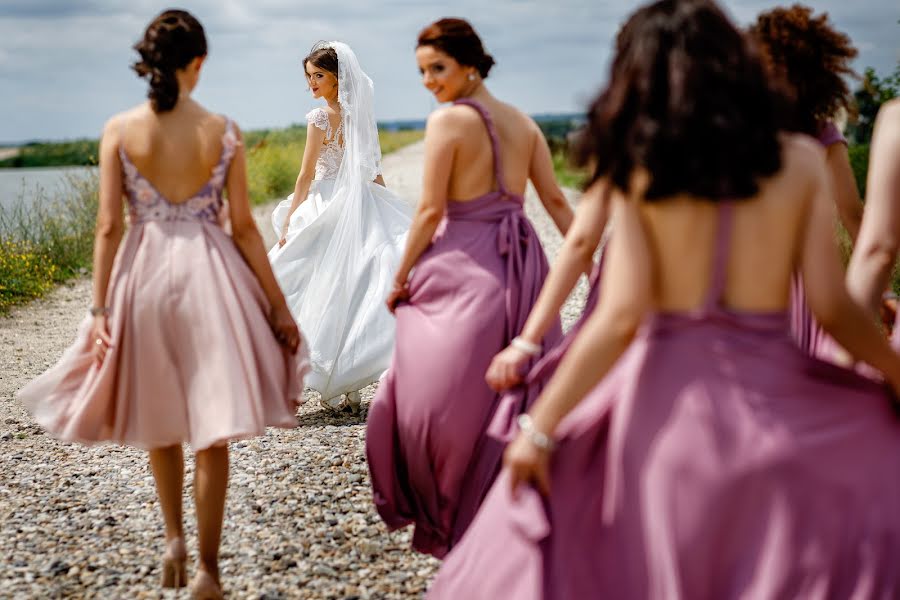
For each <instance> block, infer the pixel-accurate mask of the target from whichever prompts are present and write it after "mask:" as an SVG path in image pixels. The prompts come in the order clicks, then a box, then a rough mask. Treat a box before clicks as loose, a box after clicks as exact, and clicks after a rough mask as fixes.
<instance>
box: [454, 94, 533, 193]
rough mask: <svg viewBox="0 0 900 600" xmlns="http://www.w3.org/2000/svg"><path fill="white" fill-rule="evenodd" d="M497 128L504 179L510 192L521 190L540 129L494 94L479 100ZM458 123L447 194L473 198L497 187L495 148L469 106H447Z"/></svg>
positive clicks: (475, 113) (484, 127)
mask: <svg viewBox="0 0 900 600" xmlns="http://www.w3.org/2000/svg"><path fill="white" fill-rule="evenodd" d="M482 104H483V106H484V108H485V109H486V110H487V112H488V113H489V114H490V117H491V120H492V121H493V123H494V129H495V131H496V132H497V142H498V147H499V152H500V164H501V168H502V176H503V182H504V183H505V184H506V188H507V189H508V190H509V192H510V193H512V194H519V195H521V194H524V193H525V187H526V185H527V183H528V178H529V172H530V169H531V162H532V157H533V155H534V151H535V145H536V143H537V142H538V136H540V135H542V134H541V130H540V129H539V128H538V126H537V125H536V124H535V123H534V121H532V120H531V119H530V118H529V117H527V116H526V115H524V114H522V112H521V111H519V110H518V109H516V108H514V107H512V106H510V105H509V104H506V103H503V102H500V101H498V100H495V99H493V98H490V99H486V100H484V101H483V102H482ZM444 110H446V111H448V113H450V114H448V115H447V116H449V117H451V118H452V119H453V121H454V124H455V125H456V126H457V127H458V132H459V133H458V137H459V139H458V143H457V152H456V155H455V156H454V160H453V167H452V170H451V172H450V182H449V186H448V197H449V198H451V199H453V200H456V201H465V200H474V199H476V198H479V197H481V196H483V195H484V194H487V193H488V192H491V191H495V190H496V189H497V183H496V181H495V178H494V152H493V149H492V147H491V138H490V135H489V134H488V131H487V127H486V126H485V122H484V120H483V119H482V117H481V115H479V114H478V111H477V110H475V109H473V108H472V107H470V106H464V105H456V106H451V107H448V108H446V109H444Z"/></svg>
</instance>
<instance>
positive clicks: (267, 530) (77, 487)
mask: <svg viewBox="0 0 900 600" xmlns="http://www.w3.org/2000/svg"><path fill="white" fill-rule="evenodd" d="M421 159H422V145H421V143H419V144H415V145H413V146H410V147H407V148H404V149H402V150H399V151H397V152H395V153H393V154H391V155H389V156H387V157H385V159H384V171H385V178H386V180H387V182H388V184H389V185H390V186H391V187H392V188H394V189H396V190H397V191H398V192H399V193H400V194H401V195H402V196H404V197H406V198H409V199H411V200H415V199H417V197H418V186H419V185H420V183H419V182H420V181H421V164H422V160H421ZM271 208H272V205H269V206H266V207H261V208H260V209H259V210H258V211H257V218H258V221H259V222H260V228H261V230H262V231H263V233H264V234H265V235H266V237H267V243H272V242H273V241H274V240H273V238H274V233H273V232H272V231H271V226H270V225H269V220H268V219H269V211H271ZM527 209H528V213H529V215H530V217H531V218H532V221H533V222H534V224H535V227H536V228H537V229H538V232H539V234H540V235H541V238H542V240H543V242H544V244H545V247H546V248H547V251H548V254H549V255H550V256H554V255H555V254H556V251H557V250H558V248H559V244H560V241H561V240H560V236H559V234H558V233H557V232H556V231H555V230H554V229H553V226H552V223H550V221H549V218H548V217H547V215H546V213H544V212H543V210H542V209H541V208H540V206H539V205H538V203H537V202H536V200H535V198H534V194H533V193H530V194H529V197H528V205H527ZM585 294H586V285H585V282H584V278H582V282H581V283H580V285H579V287H578V289H577V290H576V292H575V293H573V296H572V298H570V299H569V302H568V304H567V306H566V308H565V310H564V320H565V322H566V324H567V325H570V324H571V322H572V321H573V320H574V319H575V318H576V317H577V315H578V314H579V311H580V307H581V306H582V305H583V301H584V297H585ZM90 302H91V299H90V281H89V280H87V279H82V280H77V281H75V282H73V283H71V284H69V285H66V286H63V287H61V288H59V289H57V290H56V291H54V292H53V293H51V294H50V295H48V296H47V297H45V298H43V299H41V300H38V301H35V302H33V303H31V304H29V305H27V306H24V307H21V308H19V309H17V310H14V311H13V312H12V314H11V315H10V316H9V317H8V318H5V319H4V318H0V349H2V350H0V412H2V417H0V419H2V422H0V548H2V558H0V597H2V598H63V597H64V598H159V597H166V598H175V597H186V596H187V594H186V592H182V594H181V595H180V596H179V595H176V594H175V593H174V592H171V591H169V592H166V593H163V592H162V591H161V590H160V588H159V587H158V585H157V583H158V578H159V574H160V573H159V557H160V555H161V552H162V550H163V535H162V517H161V515H160V513H159V508H158V505H157V503H156V499H155V493H154V488H153V480H152V477H151V475H150V470H149V467H148V465H147V459H146V455H145V453H144V452H142V451H139V450H135V449H132V448H124V447H118V446H109V445H105V446H94V447H83V446H79V445H75V444H68V443H62V442H59V441H56V440H54V439H52V438H50V437H49V436H47V435H46V434H44V433H43V432H42V431H41V429H40V428H39V427H37V426H36V425H34V423H33V421H32V420H31V418H30V417H29V415H28V414H27V413H26V412H25V411H24V409H22V407H21V406H20V405H19V404H18V402H17V401H16V400H15V397H14V396H15V392H16V390H18V389H19V388H21V387H22V386H23V385H24V384H25V383H27V382H28V381H29V380H30V379H32V378H33V377H35V376H36V375H38V374H39V373H41V372H42V371H44V370H45V369H46V368H47V367H49V366H50V365H51V364H53V363H54V362H55V361H56V360H57V359H58V357H59V356H60V354H61V353H62V351H63V350H64V349H65V348H66V346H67V345H68V344H69V343H71V341H72V338H73V336H74V334H75V330H76V328H77V325H78V322H79V321H80V320H81V318H82V316H83V315H84V313H85V310H86V308H87V307H88V306H90ZM374 389H375V386H374V385H373V386H370V387H368V388H366V389H365V390H364V391H363V399H364V410H363V414H362V415H361V416H358V417H350V416H347V417H335V416H331V415H330V414H328V413H326V412H324V411H323V410H322V409H321V408H320V407H319V406H318V404H317V403H316V402H307V403H306V404H304V405H303V406H302V407H301V409H300V411H299V413H298V424H299V426H298V427H297V428H296V429H293V430H287V431H286V430H276V429H273V430H270V431H269V432H268V434H267V435H266V436H264V437H261V438H257V439H253V440H249V441H242V442H236V443H233V444H232V445H231V450H232V454H231V456H232V467H231V484H230V488H229V498H228V506H227V511H226V523H225V529H224V536H223V541H222V556H221V569H222V578H223V584H224V587H225V591H226V594H227V595H228V597H230V598H258V599H264V598H265V599H272V600H274V599H277V598H323V599H324V598H417V597H420V596H421V595H422V592H423V591H424V590H425V588H426V586H427V584H428V581H429V580H430V579H431V577H432V576H433V574H434V572H435V568H436V566H437V565H438V562H437V561H436V560H434V559H431V558H429V557H424V556H421V555H418V554H416V553H414V552H412V551H410V550H409V532H408V531H400V532H396V533H393V534H389V533H387V531H386V530H385V528H384V526H383V525H382V524H381V522H380V521H379V519H378V517H377V515H376V513H375V511H374V509H373V508H372V505H371V500H370V492H369V486H368V477H367V471H366V463H365V456H364V436H365V407H366V406H367V405H368V401H370V400H371V398H372V395H373V392H374ZM311 396H312V395H311V394H308V397H311ZM188 462H189V464H188V468H187V474H186V490H185V524H186V528H187V530H186V534H187V536H188V537H187V541H188V552H189V554H190V555H191V556H192V557H196V545H195V539H196V535H195V534H196V531H195V528H194V513H193V505H192V504H193V503H192V501H191V499H190V498H191V494H192V488H191V483H190V482H191V478H192V476H193V461H192V460H190V459H189V461H188Z"/></svg>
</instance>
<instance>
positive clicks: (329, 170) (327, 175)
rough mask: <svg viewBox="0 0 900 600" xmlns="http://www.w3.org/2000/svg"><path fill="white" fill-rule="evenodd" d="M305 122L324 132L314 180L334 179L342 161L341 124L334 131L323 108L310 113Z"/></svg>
mask: <svg viewBox="0 0 900 600" xmlns="http://www.w3.org/2000/svg"><path fill="white" fill-rule="evenodd" d="M306 122H307V123H308V124H309V125H312V126H315V127H318V128H319V129H321V130H322V131H324V132H325V144H324V145H323V146H322V151H321V152H319V160H317V161H316V179H336V178H337V172H338V169H339V168H340V167H341V161H342V160H343V159H344V148H343V146H341V144H340V141H341V134H342V133H343V124H340V125H338V126H337V129H334V128H333V127H332V126H331V123H330V122H329V121H328V113H327V112H325V109H324V108H315V109H313V110H312V111H310V112H309V114H307V115H306Z"/></svg>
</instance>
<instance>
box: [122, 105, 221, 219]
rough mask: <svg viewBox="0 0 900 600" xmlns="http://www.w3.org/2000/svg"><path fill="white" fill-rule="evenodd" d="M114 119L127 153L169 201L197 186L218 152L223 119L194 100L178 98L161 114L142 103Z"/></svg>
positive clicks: (196, 189)
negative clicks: (116, 120)
mask: <svg viewBox="0 0 900 600" xmlns="http://www.w3.org/2000/svg"><path fill="white" fill-rule="evenodd" d="M118 119H119V132H120V136H121V141H120V143H121V145H122V148H123V149H124V150H125V153H126V154H127V155H128V158H129V159H130V160H131V162H132V163H134V165H135V166H136V167H137V169H138V171H140V173H141V175H143V176H144V178H146V179H147V180H149V181H150V183H151V184H152V185H153V187H154V188H156V190H157V191H158V192H159V193H160V194H162V195H163V197H164V198H166V199H167V200H168V201H169V202H172V203H174V204H178V203H180V202H184V201H186V200H189V199H190V198H191V197H192V196H194V195H195V194H196V193H197V192H199V191H200V190H201V189H202V188H203V186H204V185H206V183H207V182H208V181H209V179H210V177H211V176H212V170H213V168H214V167H215V166H216V165H217V164H218V162H219V159H220V158H221V154H222V136H223V135H224V134H225V127H226V120H225V118H224V117H222V116H221V115H216V114H213V113H210V112H208V111H207V110H206V109H204V108H203V107H201V106H200V105H199V104H197V103H196V102H193V101H187V102H183V103H180V104H179V105H178V106H177V107H176V108H175V109H174V110H172V111H170V112H166V113H162V114H156V113H154V112H153V111H152V110H151V109H150V107H149V105H142V106H138V107H137V108H134V109H132V110H130V111H128V112H125V113H123V114H121V115H119V117H118Z"/></svg>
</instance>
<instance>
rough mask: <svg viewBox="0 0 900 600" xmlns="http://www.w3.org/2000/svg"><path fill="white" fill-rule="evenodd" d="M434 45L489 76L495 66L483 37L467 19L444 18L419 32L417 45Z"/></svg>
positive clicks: (483, 75)
mask: <svg viewBox="0 0 900 600" xmlns="http://www.w3.org/2000/svg"><path fill="white" fill-rule="evenodd" d="M420 46H432V47H433V48H436V49H437V50H440V51H441V52H443V53H444V54H447V55H448V56H452V57H453V59H454V60H455V61H456V62H458V63H459V64H461V65H464V66H467V67H475V68H476V69H478V72H479V73H480V74H481V76H482V77H487V76H488V73H490V72H491V67H493V66H494V57H493V56H491V55H490V54H488V53H487V52H485V51H484V44H482V43H481V38H480V37H478V34H477V33H475V29H474V28H473V27H472V25H470V24H469V22H468V21H466V20H465V19H454V18H444V19H441V20H439V21H435V22H434V23H432V24H431V25H429V26H428V27H426V28H425V29H423V30H422V31H420V32H419V40H418V43H417V44H416V47H417V48H418V47H420Z"/></svg>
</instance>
